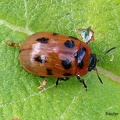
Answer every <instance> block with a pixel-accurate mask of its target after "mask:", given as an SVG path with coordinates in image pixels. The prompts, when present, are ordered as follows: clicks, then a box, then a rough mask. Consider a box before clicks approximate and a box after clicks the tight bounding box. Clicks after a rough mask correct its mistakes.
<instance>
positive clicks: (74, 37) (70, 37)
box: [69, 36, 78, 40]
mask: <svg viewBox="0 0 120 120" xmlns="http://www.w3.org/2000/svg"><path fill="white" fill-rule="evenodd" d="M69 37H70V38H73V39H76V40H78V38H76V37H73V36H69Z"/></svg>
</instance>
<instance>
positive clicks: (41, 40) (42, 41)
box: [36, 37, 49, 44]
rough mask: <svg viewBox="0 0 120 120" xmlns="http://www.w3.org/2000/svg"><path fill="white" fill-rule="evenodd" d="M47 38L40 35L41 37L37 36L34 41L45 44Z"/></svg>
mask: <svg viewBox="0 0 120 120" xmlns="http://www.w3.org/2000/svg"><path fill="white" fill-rule="evenodd" d="M48 40H49V38H45V37H42V38H38V39H37V40H36V41H38V42H40V43H44V44H46V43H48Z"/></svg>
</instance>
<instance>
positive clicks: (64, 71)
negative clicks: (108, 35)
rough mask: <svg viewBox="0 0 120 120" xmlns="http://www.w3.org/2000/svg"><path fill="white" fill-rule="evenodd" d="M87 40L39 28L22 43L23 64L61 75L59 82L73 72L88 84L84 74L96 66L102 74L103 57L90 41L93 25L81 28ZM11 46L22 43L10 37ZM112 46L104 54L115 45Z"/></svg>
mask: <svg viewBox="0 0 120 120" xmlns="http://www.w3.org/2000/svg"><path fill="white" fill-rule="evenodd" d="M79 33H80V35H81V36H82V38H83V40H84V42H83V41H80V40H79V39H78V38H76V37H73V36H66V35H63V34H58V33H54V32H37V33H35V34H33V35H31V36H29V37H28V38H27V39H26V40H25V41H24V42H23V44H22V45H21V46H20V52H19V60H20V63H21V65H22V66H23V68H24V69H25V70H26V71H28V72H30V73H32V74H34V75H37V76H40V77H43V78H44V77H54V78H57V81H56V86H57V85H58V83H59V81H60V80H68V79H69V78H70V77H72V76H76V77H77V79H78V80H79V81H80V82H81V83H83V85H84V87H85V88H86V90H87V85H86V84H85V82H84V80H83V79H81V76H84V75H86V74H87V73H88V72H90V71H92V70H95V71H96V73H97V76H98V78H99V80H100V82H101V83H103V82H102V80H101V78H100V77H99V75H98V72H97V68H96V63H97V62H98V61H99V60H100V59H97V58H96V54H93V53H91V48H90V47H89V45H88V43H89V42H90V41H91V40H93V39H94V32H93V30H92V29H91V27H88V28H87V29H79ZM7 44H8V45H9V46H16V47H18V46H19V45H17V44H15V43H13V42H10V41H7ZM115 48H116V47H112V48H111V49H109V50H108V51H106V52H105V53H104V54H103V55H102V57H103V56H104V55H105V54H106V53H108V52H110V51H111V50H113V49H115Z"/></svg>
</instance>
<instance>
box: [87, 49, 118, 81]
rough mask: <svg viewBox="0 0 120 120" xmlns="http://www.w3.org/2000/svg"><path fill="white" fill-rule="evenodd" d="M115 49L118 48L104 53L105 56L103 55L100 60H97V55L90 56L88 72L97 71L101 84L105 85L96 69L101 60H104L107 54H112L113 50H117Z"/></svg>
mask: <svg viewBox="0 0 120 120" xmlns="http://www.w3.org/2000/svg"><path fill="white" fill-rule="evenodd" d="M115 48H116V47H112V48H111V49H109V50H107V51H106V52H105V53H103V55H101V56H100V57H99V58H98V59H97V58H96V55H95V54H91V55H90V60H89V66H88V71H91V70H95V71H96V73H97V76H98V78H99V80H100V82H101V83H103V82H102V80H101V78H100V77H99V75H98V72H97V68H96V63H97V62H99V61H100V60H101V58H103V56H104V55H105V54H106V53H108V52H110V51H111V50H113V49H115Z"/></svg>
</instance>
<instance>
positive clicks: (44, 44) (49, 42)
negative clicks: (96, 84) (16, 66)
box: [19, 32, 91, 78]
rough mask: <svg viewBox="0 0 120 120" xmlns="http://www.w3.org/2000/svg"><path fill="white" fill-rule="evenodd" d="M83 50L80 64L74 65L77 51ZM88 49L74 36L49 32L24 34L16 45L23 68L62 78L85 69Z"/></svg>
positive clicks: (88, 56)
mask: <svg viewBox="0 0 120 120" xmlns="http://www.w3.org/2000/svg"><path fill="white" fill-rule="evenodd" d="M81 47H84V48H85V49H86V53H85V56H84V58H83V60H82V61H83V66H82V68H79V67H78V65H77V58H76V54H77V52H78V50H79V49H80V48H81ZM90 53H91V50H90V48H89V46H88V45H87V44H86V43H84V42H82V41H80V40H79V39H77V38H74V37H71V36H65V35H62V34H57V33H52V32H38V33H35V34H33V35H31V36H30V37H28V38H27V39H26V40H25V41H24V43H23V44H22V45H21V47H20V53H19V59H20V63H21V65H22V66H23V68H24V69H25V70H26V71H28V72H30V73H32V74H35V75H38V76H43V77H46V76H51V77H56V78H64V77H67V76H68V77H69V76H77V75H80V76H83V75H85V74H86V73H87V72H88V65H89V59H90Z"/></svg>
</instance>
